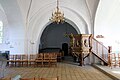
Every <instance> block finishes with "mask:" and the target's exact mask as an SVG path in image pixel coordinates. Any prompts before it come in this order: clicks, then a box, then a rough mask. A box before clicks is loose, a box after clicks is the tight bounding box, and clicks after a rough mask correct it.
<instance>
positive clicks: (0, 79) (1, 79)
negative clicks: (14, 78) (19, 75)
mask: <svg viewBox="0 0 120 80" xmlns="http://www.w3.org/2000/svg"><path fill="white" fill-rule="evenodd" d="M0 80H11V78H0Z"/></svg>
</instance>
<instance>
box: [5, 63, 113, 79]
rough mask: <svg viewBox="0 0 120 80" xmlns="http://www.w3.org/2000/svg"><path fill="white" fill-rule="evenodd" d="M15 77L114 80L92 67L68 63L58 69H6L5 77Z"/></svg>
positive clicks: (60, 64) (62, 64)
mask: <svg viewBox="0 0 120 80" xmlns="http://www.w3.org/2000/svg"><path fill="white" fill-rule="evenodd" d="M15 75H21V76H22V77H24V78H26V77H28V78H31V77H56V76H59V80H112V79H111V78H110V77H108V76H106V75H105V74H103V73H102V72H100V71H98V70H97V69H95V68H93V67H92V66H89V65H86V66H83V67H80V66H78V65H76V64H71V63H68V62H61V63H58V64H57V67H36V68H33V67H11V68H7V69H6V74H5V77H14V76H15Z"/></svg>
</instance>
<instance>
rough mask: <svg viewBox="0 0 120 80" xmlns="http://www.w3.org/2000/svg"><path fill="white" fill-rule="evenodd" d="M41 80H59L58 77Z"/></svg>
mask: <svg viewBox="0 0 120 80" xmlns="http://www.w3.org/2000/svg"><path fill="white" fill-rule="evenodd" d="M41 80H59V79H58V77H56V78H41Z"/></svg>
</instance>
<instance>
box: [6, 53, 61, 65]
mask: <svg viewBox="0 0 120 80" xmlns="http://www.w3.org/2000/svg"><path fill="white" fill-rule="evenodd" d="M58 54H59V53H40V54H30V55H29V56H28V55H26V54H19V55H18V54H17V55H9V60H7V62H8V65H9V66H24V65H26V66H32V65H33V66H36V65H37V66H38V65H39V64H40V63H41V66H44V64H46V63H47V64H48V65H49V66H50V64H52V63H55V65H56V64H57V57H58V56H57V55H58Z"/></svg>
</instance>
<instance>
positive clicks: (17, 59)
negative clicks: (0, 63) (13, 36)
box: [15, 54, 21, 66]
mask: <svg viewBox="0 0 120 80" xmlns="http://www.w3.org/2000/svg"><path fill="white" fill-rule="evenodd" d="M15 66H21V55H20V54H17V55H15Z"/></svg>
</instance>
